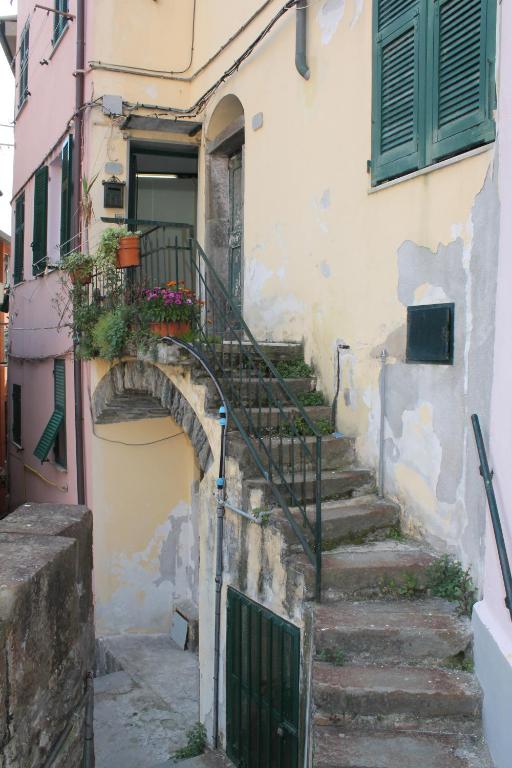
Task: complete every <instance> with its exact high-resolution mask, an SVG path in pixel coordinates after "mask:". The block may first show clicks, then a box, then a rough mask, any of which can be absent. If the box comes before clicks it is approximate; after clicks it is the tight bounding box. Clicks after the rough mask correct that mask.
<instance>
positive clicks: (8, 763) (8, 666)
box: [0, 504, 94, 768]
mask: <svg viewBox="0 0 512 768" xmlns="http://www.w3.org/2000/svg"><path fill="white" fill-rule="evenodd" d="M93 618H94V617H93V596H92V515H91V513H90V512H89V510H88V509H86V508H85V507H80V506H67V505H58V504H24V505H22V506H21V507H19V508H18V509H17V510H16V511H15V512H13V513H12V514H11V515H9V516H8V517H6V518H4V519H3V520H2V521H0V768H64V767H65V768H79V766H80V767H81V766H82V765H83V758H84V750H85V746H86V737H87V742H88V744H89V747H90V748H91V752H90V757H91V758H92V759H91V760H90V762H89V766H90V767H91V768H92V766H93V765H94V755H93V750H92V741H91V738H92V728H91V729H86V719H87V721H88V723H90V722H91V721H92V706H91V705H89V708H88V703H89V701H90V698H91V696H92V687H91V680H90V676H91V673H92V670H93V667H94V626H93Z"/></svg>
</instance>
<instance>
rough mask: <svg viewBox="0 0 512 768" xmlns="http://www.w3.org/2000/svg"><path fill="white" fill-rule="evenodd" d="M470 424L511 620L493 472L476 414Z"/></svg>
mask: <svg viewBox="0 0 512 768" xmlns="http://www.w3.org/2000/svg"><path fill="white" fill-rule="evenodd" d="M471 423H472V424H473V432H474V433H475V441H476V447H477V449H478V456H479V458H480V474H481V475H482V477H483V480H484V484H485V493H486V495H487V503H488V504H489V512H490V514H491V520H492V527H493V529H494V537H495V539H496V548H497V550H498V557H499V560H500V566H501V573H502V575H503V582H504V584H505V605H506V607H507V609H508V611H509V613H510V618H511V619H512V572H511V570H510V562H509V559H508V555H507V548H506V544H505V537H504V536H503V529H502V527H501V520H500V514H499V510H498V504H497V502H496V495H495V493H494V487H493V483H492V479H493V472H492V471H491V470H490V469H489V462H488V461H487V453H486V450H485V444H484V439H483V436H482V430H481V428H480V420H479V418H478V416H477V415H476V413H474V414H473V415H472V416H471Z"/></svg>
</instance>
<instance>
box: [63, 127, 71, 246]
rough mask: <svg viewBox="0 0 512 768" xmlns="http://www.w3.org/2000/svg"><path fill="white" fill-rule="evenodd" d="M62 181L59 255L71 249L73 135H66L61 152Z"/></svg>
mask: <svg viewBox="0 0 512 768" xmlns="http://www.w3.org/2000/svg"><path fill="white" fill-rule="evenodd" d="M61 159H62V181H61V189H60V255H61V256H65V255H66V254H67V253H69V252H70V251H72V250H73V249H72V247H71V196H72V194H73V183H72V166H73V137H72V136H68V138H67V139H66V141H65V142H64V146H63V147H62V152H61Z"/></svg>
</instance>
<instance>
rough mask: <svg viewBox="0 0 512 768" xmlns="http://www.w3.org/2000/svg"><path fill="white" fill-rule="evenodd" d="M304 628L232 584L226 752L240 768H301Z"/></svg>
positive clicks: (229, 613) (229, 611) (229, 603)
mask: <svg viewBox="0 0 512 768" xmlns="http://www.w3.org/2000/svg"><path fill="white" fill-rule="evenodd" d="M299 654H300V632H299V630H298V629H297V627H295V626H293V624H290V623H289V622H287V621H284V619H281V618H280V617H279V616H276V614H274V613H271V612H270V611H267V610H266V609H265V608H262V607H261V606H260V605H258V604H257V603H254V602H252V600H249V599H248V598H247V597H245V596H244V595H242V594H240V593H239V592H236V591H235V590H234V589H232V588H231V587H230V588H229V589H228V627H227V681H226V683H227V686H226V689H227V693H226V697H227V702H226V720H227V753H228V756H229V757H230V758H231V760H232V761H233V762H234V763H235V765H236V766H239V768H297V766H298V759H299V663H300V655H299Z"/></svg>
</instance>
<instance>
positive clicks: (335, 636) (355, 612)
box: [315, 599, 472, 665]
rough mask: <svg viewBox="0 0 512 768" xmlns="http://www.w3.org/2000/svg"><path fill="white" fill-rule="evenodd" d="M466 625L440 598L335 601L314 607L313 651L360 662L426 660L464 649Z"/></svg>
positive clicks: (468, 634) (468, 641) (468, 637)
mask: <svg viewBox="0 0 512 768" xmlns="http://www.w3.org/2000/svg"><path fill="white" fill-rule="evenodd" d="M471 638H472V633H471V625H470V622H469V620H468V619H466V618H462V617H460V616H458V615H457V612H456V606H455V605H454V604H453V603H448V602H447V601H445V600H440V599H430V600H414V601H406V600H402V601H389V600H375V601H372V602H370V603H369V602H358V603H354V602H340V603H330V604H326V605H322V604H321V605H318V606H317V607H316V609H315V648H316V652H317V654H318V653H321V652H322V651H323V652H329V651H330V652H331V653H332V652H334V651H336V650H337V649H340V650H341V652H342V653H343V655H344V657H345V660H346V661H347V662H350V663H354V662H358V663H360V664H371V663H380V664H387V665H388V664H400V663H404V662H405V663H432V662H433V661H435V660H438V661H440V660H444V659H448V658H449V657H451V656H456V655H458V654H459V653H464V652H465V651H467V649H468V647H469V646H470V644H471Z"/></svg>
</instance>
